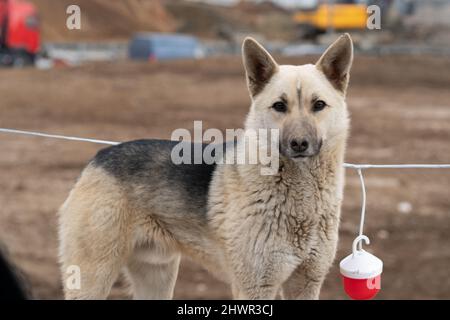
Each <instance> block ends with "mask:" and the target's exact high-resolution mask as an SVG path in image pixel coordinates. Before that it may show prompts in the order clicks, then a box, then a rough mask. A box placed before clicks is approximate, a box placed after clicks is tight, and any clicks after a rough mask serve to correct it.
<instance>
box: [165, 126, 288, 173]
mask: <svg viewBox="0 0 450 320" xmlns="http://www.w3.org/2000/svg"><path fill="white" fill-rule="evenodd" d="M171 140H175V141H180V142H179V143H178V144H176V145H175V146H174V147H173V148H172V152H171V160H172V162H173V163H174V164H177V165H179V164H202V163H204V164H237V165H260V173H261V175H274V174H277V173H278V169H279V130H278V129H226V130H225V136H224V134H223V133H222V131H220V130H219V129H207V130H205V132H203V125H202V122H201V121H194V136H193V137H192V135H191V132H190V131H189V130H187V129H176V130H175V131H173V133H172V136H171ZM192 141H193V142H197V143H191V142H192ZM201 142H202V143H201ZM203 142H209V144H206V145H203Z"/></svg>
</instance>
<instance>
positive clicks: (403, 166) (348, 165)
mask: <svg viewBox="0 0 450 320" xmlns="http://www.w3.org/2000/svg"><path fill="white" fill-rule="evenodd" d="M0 132H4V133H12V134H23V135H29V136H38V137H44V138H53V139H62V140H71V141H82V142H92V143H97V144H107V145H117V144H119V143H120V142H116V141H107V140H98V139H88V138H78V137H70V136H62V135H55V134H47V133H41V132H33V131H23V130H15V129H6V128H0ZM344 167H345V168H349V169H355V170H356V171H357V173H358V176H359V180H360V182H361V193H362V205H361V220H360V223H359V237H361V236H363V231H364V219H365V216H366V187H365V185H364V177H363V174H362V170H364V169H450V164H353V163H344ZM361 248H362V242H361V241H360V242H359V250H361Z"/></svg>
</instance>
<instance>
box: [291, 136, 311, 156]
mask: <svg viewBox="0 0 450 320" xmlns="http://www.w3.org/2000/svg"><path fill="white" fill-rule="evenodd" d="M290 144H291V149H292V151H294V152H295V153H302V152H305V151H306V150H308V148H309V142H308V140H305V139H303V140H297V139H293V140H291V142H290Z"/></svg>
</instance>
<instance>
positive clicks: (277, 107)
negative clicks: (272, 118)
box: [272, 101, 287, 112]
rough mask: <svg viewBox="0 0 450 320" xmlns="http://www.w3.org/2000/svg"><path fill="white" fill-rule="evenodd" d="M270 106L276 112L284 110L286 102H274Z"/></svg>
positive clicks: (285, 109)
mask: <svg viewBox="0 0 450 320" xmlns="http://www.w3.org/2000/svg"><path fill="white" fill-rule="evenodd" d="M272 108H273V109H274V110H275V111H277V112H286V111H287V105H286V103H284V102H282V101H278V102H275V103H274V104H273V105H272Z"/></svg>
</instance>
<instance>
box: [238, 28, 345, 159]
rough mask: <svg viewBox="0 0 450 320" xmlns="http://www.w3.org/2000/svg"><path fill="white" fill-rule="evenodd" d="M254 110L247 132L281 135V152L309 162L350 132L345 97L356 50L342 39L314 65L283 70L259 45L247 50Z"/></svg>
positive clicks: (246, 44) (251, 43)
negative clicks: (262, 130) (255, 131)
mask: <svg viewBox="0 0 450 320" xmlns="http://www.w3.org/2000/svg"><path fill="white" fill-rule="evenodd" d="M243 59H244V66H245V71H246V76H247V83H248V88H249V91H250V95H251V98H252V107H251V109H250V113H249V115H248V118H247V122H246V128H247V129H263V128H264V129H279V133H280V141H279V142H280V152H281V154H282V155H284V156H285V157H288V158H296V159H297V158H306V157H313V156H316V155H317V154H319V152H320V150H321V149H325V148H326V147H327V146H329V145H332V144H334V143H336V142H337V141H335V142H333V140H336V139H338V138H344V139H345V137H346V135H347V131H348V125H349V121H348V114H347V106H346V103H345V94H346V90H347V85H348V81H349V72H350V67H351V64H352V60H353V44H352V40H351V38H350V36H349V35H348V34H345V35H342V36H341V37H340V38H339V39H338V40H337V41H336V42H334V43H333V44H332V45H331V46H330V47H329V48H328V49H327V50H326V51H325V53H324V54H323V55H322V56H321V57H320V59H319V60H318V61H317V63H316V64H315V65H311V64H308V65H301V66H292V65H278V64H277V63H276V62H275V60H274V59H273V58H272V56H271V55H270V54H269V53H268V52H267V51H266V50H265V49H264V48H263V47H262V46H261V45H260V44H259V43H258V42H256V41H255V40H254V39H252V38H247V39H245V41H244V44H243Z"/></svg>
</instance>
